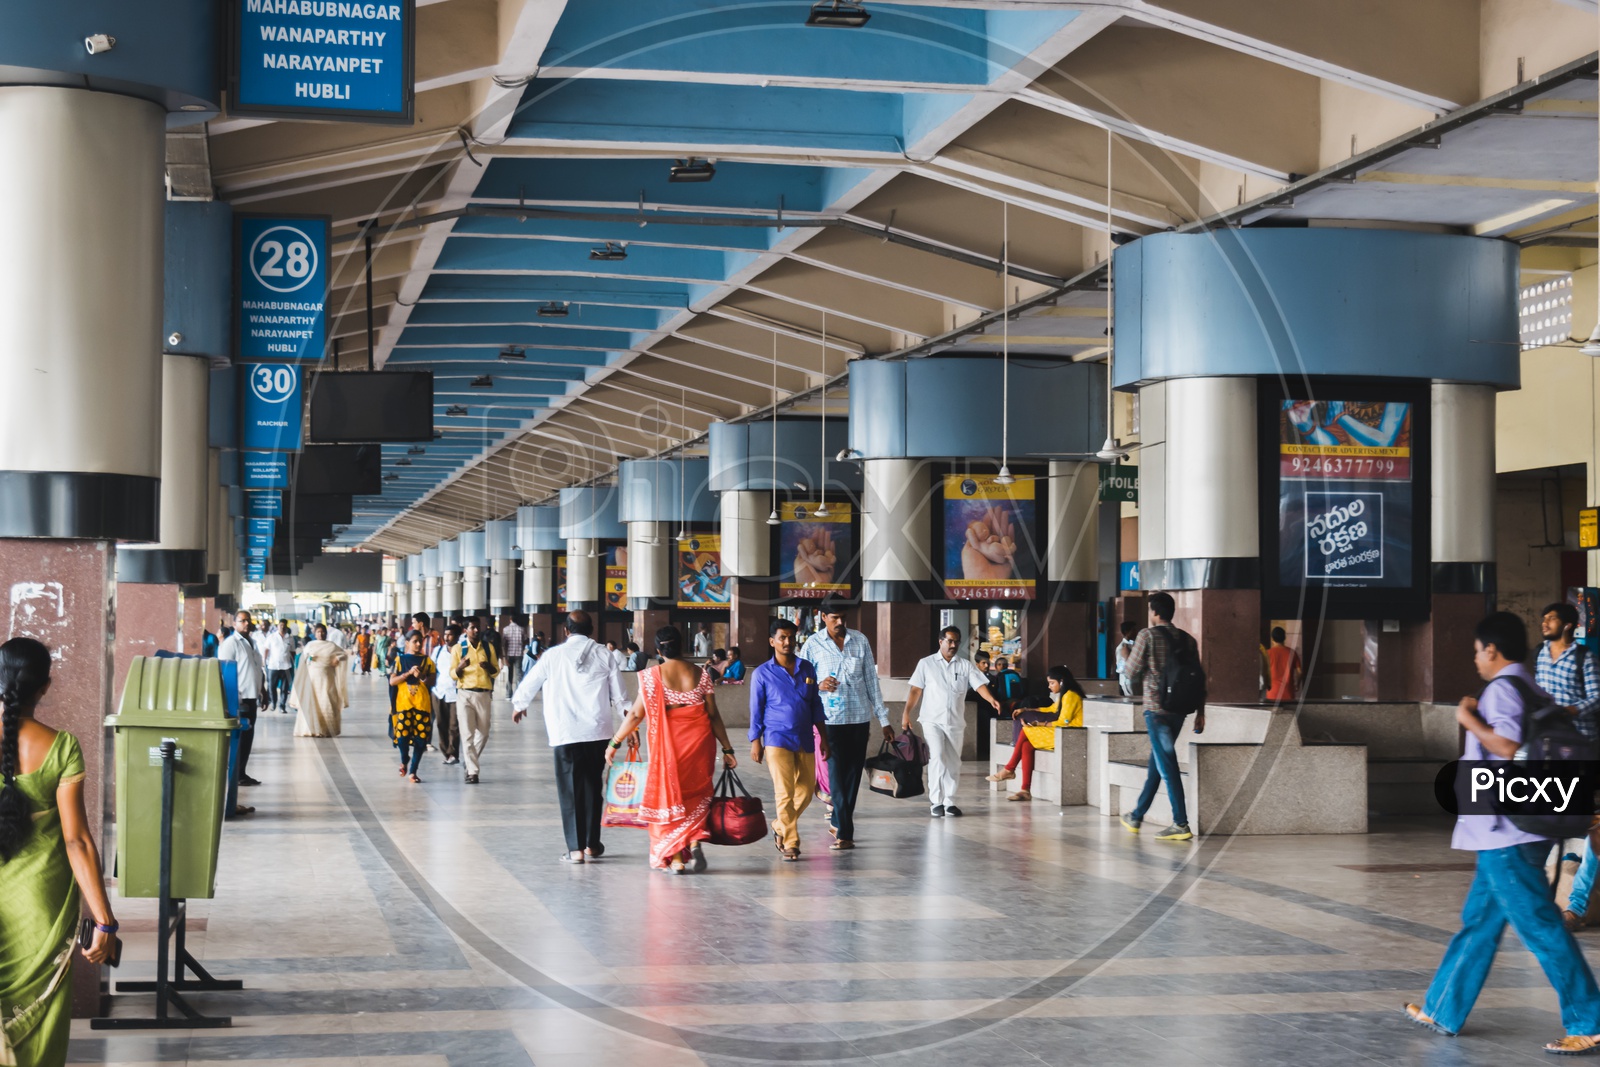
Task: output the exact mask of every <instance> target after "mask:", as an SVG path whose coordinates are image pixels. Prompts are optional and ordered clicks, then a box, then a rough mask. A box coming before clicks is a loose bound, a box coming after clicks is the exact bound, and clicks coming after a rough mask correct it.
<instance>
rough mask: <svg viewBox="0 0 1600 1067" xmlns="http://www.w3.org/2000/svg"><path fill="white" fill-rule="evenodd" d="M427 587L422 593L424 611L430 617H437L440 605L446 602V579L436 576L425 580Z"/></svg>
mask: <svg viewBox="0 0 1600 1067" xmlns="http://www.w3.org/2000/svg"><path fill="white" fill-rule="evenodd" d="M425 581H426V587H425V588H424V589H423V593H422V610H423V611H426V612H427V613H428V614H429V615H437V614H439V611H440V605H441V604H443V602H444V579H443V578H441V577H439V576H438V575H435V576H433V577H431V578H427V579H425Z"/></svg>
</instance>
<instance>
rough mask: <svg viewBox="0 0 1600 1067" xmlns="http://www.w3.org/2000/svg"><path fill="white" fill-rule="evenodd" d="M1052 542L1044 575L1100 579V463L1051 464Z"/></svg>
mask: <svg viewBox="0 0 1600 1067" xmlns="http://www.w3.org/2000/svg"><path fill="white" fill-rule="evenodd" d="M1049 486H1050V487H1049V490H1048V492H1049V507H1050V526H1049V529H1050V543H1049V546H1048V548H1047V549H1046V553H1047V554H1046V558H1045V577H1046V578H1047V579H1049V580H1050V581H1052V582H1098V581H1099V579H1100V550H1099V546H1100V538H1099V526H1100V522H1099V520H1100V465H1099V464H1098V463H1063V462H1060V461H1057V462H1053V463H1051V464H1050V483H1049Z"/></svg>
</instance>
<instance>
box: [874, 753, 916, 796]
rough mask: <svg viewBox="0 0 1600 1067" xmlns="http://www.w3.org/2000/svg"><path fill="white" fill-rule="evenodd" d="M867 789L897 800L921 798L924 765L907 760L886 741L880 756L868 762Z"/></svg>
mask: <svg viewBox="0 0 1600 1067" xmlns="http://www.w3.org/2000/svg"><path fill="white" fill-rule="evenodd" d="M867 788H868V789H870V790H872V791H873V792H874V793H882V794H883V795H884V796H886V797H895V798H896V799H904V798H906V797H920V796H921V795H922V765H921V764H920V763H917V762H916V761H915V760H908V759H905V758H904V757H902V756H901V755H900V754H899V753H897V752H896V751H895V749H894V747H893V746H892V745H890V744H889V742H887V741H885V742H884V743H883V747H882V748H880V749H878V754H877V755H876V756H873V757H872V758H871V759H869V760H867Z"/></svg>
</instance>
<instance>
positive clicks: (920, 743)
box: [892, 727, 928, 767]
mask: <svg viewBox="0 0 1600 1067" xmlns="http://www.w3.org/2000/svg"><path fill="white" fill-rule="evenodd" d="M892 744H893V747H894V752H895V755H897V756H899V757H900V758H901V759H903V760H908V761H910V762H912V763H915V764H916V765H917V766H918V767H926V766H927V765H928V742H926V741H924V740H923V739H922V738H920V737H918V736H917V735H916V734H914V733H912V732H911V729H910V727H907V728H906V729H904V730H901V731H900V736H899V737H896V738H895V739H894V741H893V742H892Z"/></svg>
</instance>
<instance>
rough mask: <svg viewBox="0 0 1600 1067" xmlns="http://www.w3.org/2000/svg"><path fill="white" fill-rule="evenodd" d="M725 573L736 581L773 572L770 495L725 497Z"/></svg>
mask: <svg viewBox="0 0 1600 1067" xmlns="http://www.w3.org/2000/svg"><path fill="white" fill-rule="evenodd" d="M718 503H719V505H720V507H721V509H722V573H723V574H726V575H730V576H732V577H735V578H765V577H767V576H769V575H770V574H771V573H772V530H771V527H769V526H768V525H767V516H768V515H770V514H772V495H771V494H770V493H761V492H751V491H739V492H727V493H723V494H722V499H721V500H720V501H719V502H718Z"/></svg>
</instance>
